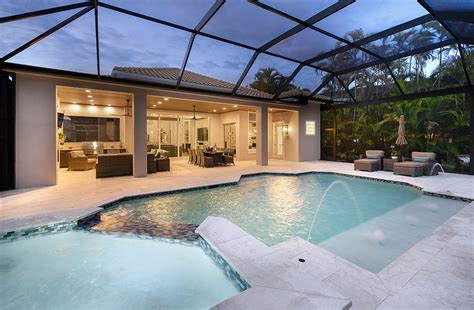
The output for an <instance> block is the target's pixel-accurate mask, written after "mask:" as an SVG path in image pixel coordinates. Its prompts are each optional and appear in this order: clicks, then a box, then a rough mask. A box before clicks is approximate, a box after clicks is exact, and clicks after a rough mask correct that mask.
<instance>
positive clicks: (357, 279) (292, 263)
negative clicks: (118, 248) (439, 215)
mask: <svg viewBox="0 0 474 310" xmlns="http://www.w3.org/2000/svg"><path fill="white" fill-rule="evenodd" d="M473 218H474V203H470V204H469V205H468V206H467V207H465V208H464V209H462V210H461V211H459V212H458V213H457V214H456V215H455V216H453V217H452V218H450V219H449V220H448V221H447V222H446V223H444V224H443V225H441V226H440V227H439V228H437V229H436V230H434V231H433V232H432V233H431V234H430V235H428V236H427V237H426V238H424V239H423V240H422V241H420V242H419V243H418V244H416V245H415V246H414V247H412V248H411V249H410V250H408V251H407V252H405V253H404V254H403V255H402V256H400V257H399V258H397V259H396V260H395V261H393V262H392V263H391V264H390V265H389V266H387V267H386V268H384V269H383V270H382V271H381V272H379V273H377V274H375V273H372V272H370V271H367V270H365V269H363V268H361V267H359V266H357V265H355V264H353V263H351V262H349V261H346V260H344V259H343V258H341V257H338V256H336V255H334V254H332V253H331V252H329V251H327V250H325V249H323V248H321V247H319V246H317V245H315V244H312V243H310V242H307V241H306V240H303V239H301V238H298V237H296V238H292V239H290V240H287V241H284V242H281V243H279V244H276V245H274V246H271V247H269V246H266V245H265V244H263V243H262V242H260V241H258V240H257V239H255V238H254V237H252V236H251V235H249V234H248V233H246V232H245V231H243V230H242V229H240V228H239V227H238V226H236V225H235V224H233V223H231V222H230V221H228V220H227V219H225V218H221V217H208V218H207V219H206V220H205V221H204V222H203V223H202V224H201V225H200V226H199V227H198V228H197V232H198V233H199V234H200V235H201V236H202V237H203V238H205V239H206V240H207V241H208V242H209V243H210V244H211V245H212V246H214V247H215V248H216V250H217V251H218V252H219V253H220V254H221V255H222V257H224V258H225V259H226V260H227V261H228V263H229V264H231V265H232V266H233V267H234V269H235V270H236V271H237V272H239V273H240V274H241V276H242V277H244V278H245V279H246V280H247V281H248V282H249V284H250V285H251V288H250V289H248V290H247V291H245V292H243V293H241V294H239V295H237V296H235V297H232V298H230V299H228V300H226V301H223V302H222V303H220V304H218V305H216V306H215V307H214V309H220V310H222V309H344V308H348V307H352V308H351V309H472V308H473V306H474V296H473V293H474V282H473V281H474V257H473V249H474V247H473V242H474V241H473V239H472V238H473V237H474V236H473V231H472V221H473ZM302 260H304V262H302Z"/></svg>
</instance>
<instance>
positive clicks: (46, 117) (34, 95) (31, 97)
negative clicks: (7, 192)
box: [15, 75, 57, 188]
mask: <svg viewBox="0 0 474 310" xmlns="http://www.w3.org/2000/svg"><path fill="white" fill-rule="evenodd" d="M56 118H57V117H56V86H55V85H54V84H53V83H51V82H50V81H48V80H37V79H34V78H31V77H28V76H21V75H17V81H16V127H15V130H16V162H15V169H16V187H17V188H24V187H34V186H44V185H54V184H56V156H57V155H56V123H57V120H56Z"/></svg>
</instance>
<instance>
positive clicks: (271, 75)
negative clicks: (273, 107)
mask: <svg viewBox="0 0 474 310" xmlns="http://www.w3.org/2000/svg"><path fill="white" fill-rule="evenodd" d="M287 79H288V77H286V76H284V75H282V74H281V73H280V72H278V70H277V69H275V68H271V67H268V68H261V69H260V70H258V72H257V73H255V80H254V81H253V82H252V83H250V84H249V86H250V87H252V88H254V89H257V90H260V91H263V92H265V93H268V94H276V93H278V92H279V91H280V90H281V88H282V87H283V85H284V84H285V82H286V80H287ZM288 88H294V86H292V85H289V86H288ZM288 88H287V89H288Z"/></svg>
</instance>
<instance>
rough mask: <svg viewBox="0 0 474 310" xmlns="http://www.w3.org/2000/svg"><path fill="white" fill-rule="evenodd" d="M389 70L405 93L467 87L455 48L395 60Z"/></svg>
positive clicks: (450, 46)
mask: <svg viewBox="0 0 474 310" xmlns="http://www.w3.org/2000/svg"><path fill="white" fill-rule="evenodd" d="M390 67H391V68H392V70H393V72H394V74H395V76H396V78H397V80H398V81H399V82H400V83H401V84H402V87H403V90H404V92H405V93H408V94H409V93H419V92H424V91H430V90H436V89H443V88H448V87H457V86H463V85H466V84H467V80H466V75H465V73H464V69H463V66H462V62H461V58H460V54H459V50H458V48H457V45H448V46H444V47H441V48H439V49H434V50H431V51H428V52H425V53H422V54H417V55H413V56H409V57H405V58H401V59H397V60H395V61H393V62H391V64H390Z"/></svg>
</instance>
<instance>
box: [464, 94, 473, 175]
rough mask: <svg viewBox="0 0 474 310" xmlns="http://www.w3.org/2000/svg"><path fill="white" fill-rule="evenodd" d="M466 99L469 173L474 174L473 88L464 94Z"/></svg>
mask: <svg viewBox="0 0 474 310" xmlns="http://www.w3.org/2000/svg"><path fill="white" fill-rule="evenodd" d="M466 95H467V96H466V99H467V102H468V104H469V109H470V118H469V119H470V122H469V155H470V165H469V166H470V168H469V174H471V175H474V164H473V160H474V90H473V89H471V91H469V92H468V93H467V94H466Z"/></svg>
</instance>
